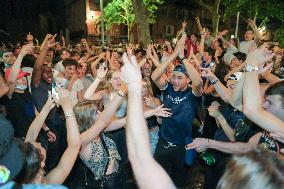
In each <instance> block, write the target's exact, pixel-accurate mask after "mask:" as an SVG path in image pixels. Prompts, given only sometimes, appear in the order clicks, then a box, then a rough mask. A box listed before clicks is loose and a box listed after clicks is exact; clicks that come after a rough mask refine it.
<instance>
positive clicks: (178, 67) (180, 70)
mask: <svg viewBox="0 0 284 189" xmlns="http://www.w3.org/2000/svg"><path fill="white" fill-rule="evenodd" d="M175 71H176V72H181V73H184V74H185V75H186V76H188V73H187V71H186V69H185V67H184V65H183V64H178V65H176V66H175V68H174V72H175Z"/></svg>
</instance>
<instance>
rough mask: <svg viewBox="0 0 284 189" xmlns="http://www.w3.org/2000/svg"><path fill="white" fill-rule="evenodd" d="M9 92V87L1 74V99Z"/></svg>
mask: <svg viewBox="0 0 284 189" xmlns="http://www.w3.org/2000/svg"><path fill="white" fill-rule="evenodd" d="M8 92H9V86H8V84H7V82H6V81H5V79H4V78H3V76H2V74H0V98H1V97H2V96H4V95H5V94H7V93H8Z"/></svg>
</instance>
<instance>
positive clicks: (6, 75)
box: [5, 69, 31, 80]
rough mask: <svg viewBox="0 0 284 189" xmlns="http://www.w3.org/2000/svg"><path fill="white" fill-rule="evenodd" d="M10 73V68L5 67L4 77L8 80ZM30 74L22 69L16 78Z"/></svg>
mask: <svg viewBox="0 0 284 189" xmlns="http://www.w3.org/2000/svg"><path fill="white" fill-rule="evenodd" d="M10 74H11V69H7V70H6V72H5V79H6V80H8V79H9V77H10ZM29 75H31V74H30V73H28V72H23V71H22V70H20V72H19V74H18V76H17V79H21V78H23V77H25V76H29Z"/></svg>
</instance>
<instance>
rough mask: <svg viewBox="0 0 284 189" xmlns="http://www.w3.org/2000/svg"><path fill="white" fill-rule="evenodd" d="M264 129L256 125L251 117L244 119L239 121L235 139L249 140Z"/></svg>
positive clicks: (238, 140) (237, 140) (239, 140)
mask: <svg viewBox="0 0 284 189" xmlns="http://www.w3.org/2000/svg"><path fill="white" fill-rule="evenodd" d="M261 131H262V129H261V128H260V127H258V126H256V125H255V124H254V123H253V122H251V121H250V120H249V119H247V118H246V119H244V120H243V121H241V122H238V123H237V125H236V128H235V139H236V142H248V141H249V139H250V138H251V137H252V136H254V135H255V134H256V133H258V132H261Z"/></svg>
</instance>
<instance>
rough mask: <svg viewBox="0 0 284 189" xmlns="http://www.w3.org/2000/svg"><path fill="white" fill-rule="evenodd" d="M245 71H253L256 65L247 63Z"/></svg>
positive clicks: (256, 69) (255, 69) (256, 68)
mask: <svg viewBox="0 0 284 189" xmlns="http://www.w3.org/2000/svg"><path fill="white" fill-rule="evenodd" d="M245 71H246V72H253V71H258V67H255V66H253V65H251V64H247V65H246V67H245Z"/></svg>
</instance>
